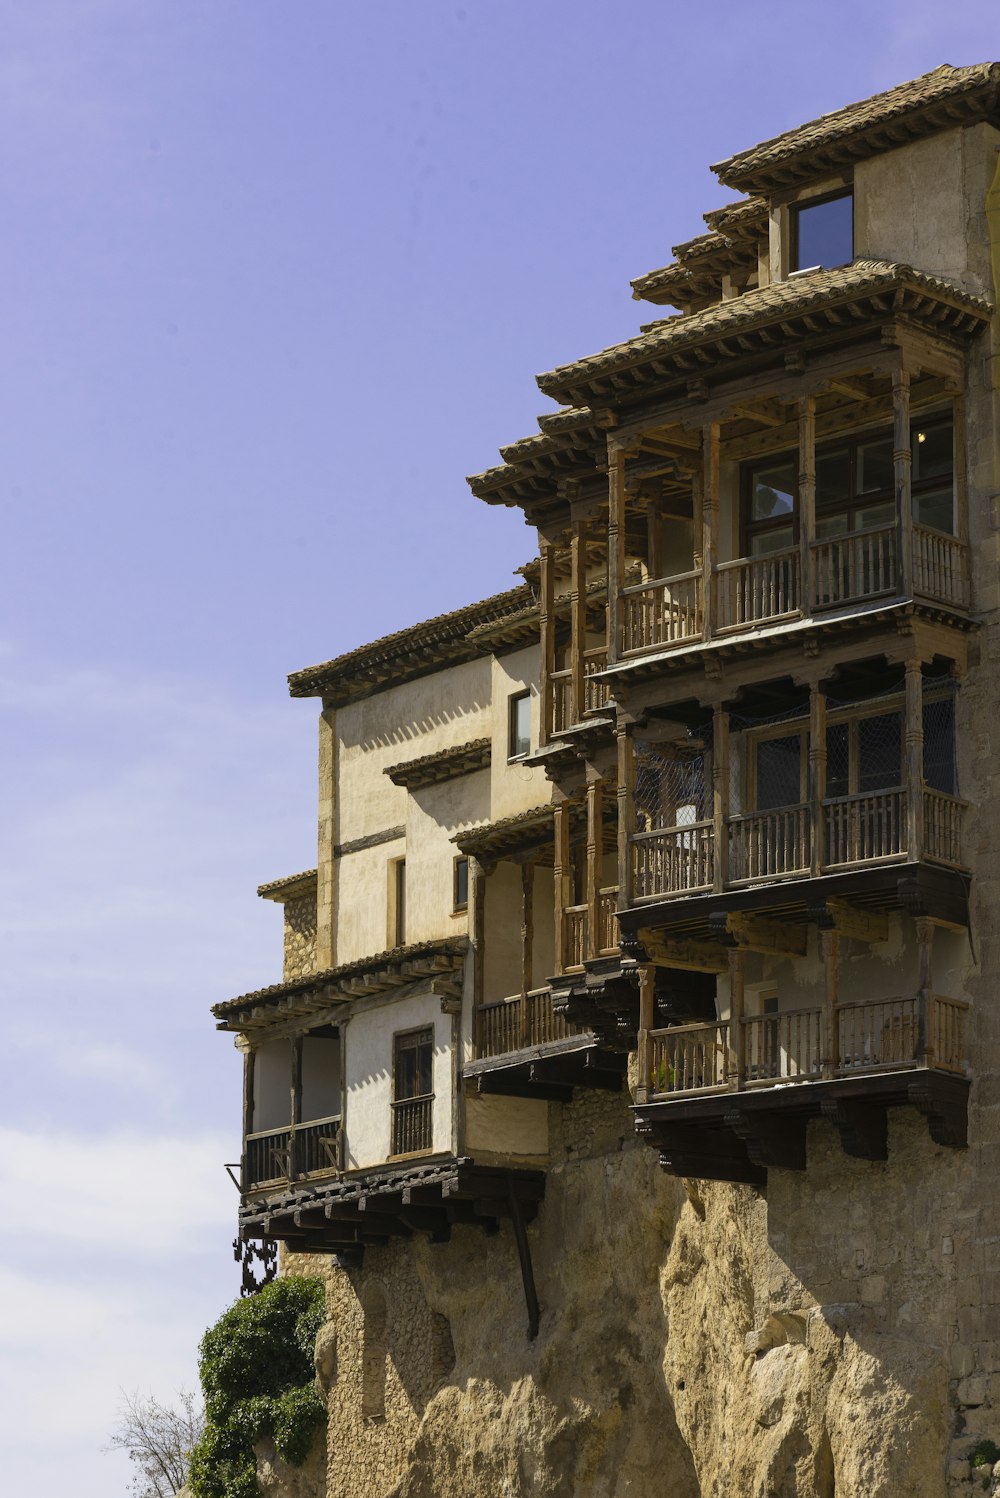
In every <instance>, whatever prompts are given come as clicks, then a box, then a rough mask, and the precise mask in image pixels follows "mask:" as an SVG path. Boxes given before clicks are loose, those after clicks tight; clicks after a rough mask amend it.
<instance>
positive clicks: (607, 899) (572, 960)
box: [562, 884, 618, 972]
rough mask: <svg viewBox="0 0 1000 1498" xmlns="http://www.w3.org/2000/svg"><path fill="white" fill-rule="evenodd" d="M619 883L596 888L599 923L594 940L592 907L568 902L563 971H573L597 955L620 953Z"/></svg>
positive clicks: (564, 912)
mask: <svg viewBox="0 0 1000 1498" xmlns="http://www.w3.org/2000/svg"><path fill="white" fill-rule="evenodd" d="M617 905H618V886H617V884H614V885H608V886H607V888H605V889H599V890H598V891H597V900H596V917H597V925H596V930H595V933H594V940H593V941H591V935H590V914H591V913H590V906H589V905H568V906H566V907H565V908H564V910H563V913H562V915H563V961H562V968H563V971H564V972H574V971H577V970H578V969H581V968H583V967H584V965H585V964H586V963H587V962H588V961H593V960H595V959H596V958H598V957H613V956H615V955H616V953H617V952H618V924H617V921H616V920H615V910H616V909H617Z"/></svg>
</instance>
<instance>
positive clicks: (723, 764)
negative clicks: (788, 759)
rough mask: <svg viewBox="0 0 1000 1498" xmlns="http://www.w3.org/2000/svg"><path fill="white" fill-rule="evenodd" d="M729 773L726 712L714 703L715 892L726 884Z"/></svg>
mask: <svg viewBox="0 0 1000 1498" xmlns="http://www.w3.org/2000/svg"><path fill="white" fill-rule="evenodd" d="M729 774H730V771H729V714H728V713H727V712H726V710H725V708H723V707H720V706H718V705H717V706H716V707H715V709H714V711H713V713H712V845H713V846H712V888H713V889H714V890H715V893H716V894H719V893H720V892H721V891H722V890H724V889H725V888H726V885H727V884H728V883H729V826H728V822H727V818H728V816H729ZM695 835H696V836H697V834H695Z"/></svg>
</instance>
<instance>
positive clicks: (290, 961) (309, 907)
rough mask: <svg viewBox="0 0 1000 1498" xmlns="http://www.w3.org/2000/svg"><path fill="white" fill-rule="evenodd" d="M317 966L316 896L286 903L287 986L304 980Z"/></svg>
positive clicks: (312, 895) (285, 977)
mask: <svg viewBox="0 0 1000 1498" xmlns="http://www.w3.org/2000/svg"><path fill="white" fill-rule="evenodd" d="M315 966H316V893H315V891H311V892H310V893H309V894H308V895H300V896H299V898H298V899H296V900H286V901H285V962H284V979H285V982H286V983H289V982H291V981H292V979H293V978H305V977H307V976H308V974H309V973H311V972H312V971H313V969H314V968H315Z"/></svg>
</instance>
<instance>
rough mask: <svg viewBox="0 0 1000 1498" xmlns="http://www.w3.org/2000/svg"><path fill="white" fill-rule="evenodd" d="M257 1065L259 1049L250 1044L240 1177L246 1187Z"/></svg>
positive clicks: (246, 1055) (245, 1070)
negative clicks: (248, 1141) (248, 1145)
mask: <svg viewBox="0 0 1000 1498" xmlns="http://www.w3.org/2000/svg"><path fill="white" fill-rule="evenodd" d="M256 1066H257V1051H256V1049H255V1048H254V1047H253V1046H250V1047H249V1048H248V1049H247V1050H246V1052H245V1053H244V1056H243V1149H242V1151H241V1159H242V1161H243V1164H242V1168H241V1170H240V1178H241V1180H242V1182H243V1186H244V1189H246V1186H247V1185H248V1182H247V1178H246V1177H247V1161H246V1157H247V1136H248V1135H249V1134H252V1133H253V1095H254V1072H255V1070H256Z"/></svg>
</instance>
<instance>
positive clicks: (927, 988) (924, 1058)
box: [913, 916, 934, 1066]
mask: <svg viewBox="0 0 1000 1498" xmlns="http://www.w3.org/2000/svg"><path fill="white" fill-rule="evenodd" d="M913 924H914V926H915V927H916V932H917V1035H916V1053H915V1059H916V1060H917V1062H918V1063H919V1064H920V1065H921V1066H933V1065H934V1037H933V1036H932V1034H931V1032H930V1024H929V1021H930V1013H931V997H932V994H933V992H934V974H933V963H932V958H933V952H934V922H933V921H931V920H928V919H927V917H926V916H917V918H916V920H915V921H914V923H913Z"/></svg>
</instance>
